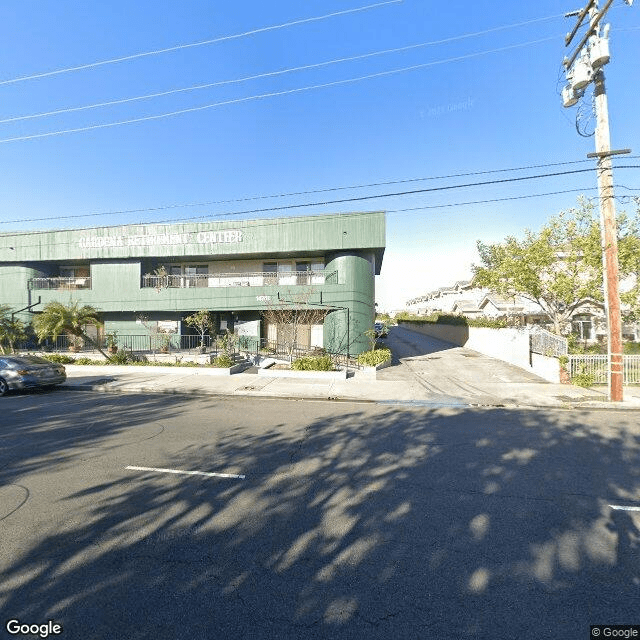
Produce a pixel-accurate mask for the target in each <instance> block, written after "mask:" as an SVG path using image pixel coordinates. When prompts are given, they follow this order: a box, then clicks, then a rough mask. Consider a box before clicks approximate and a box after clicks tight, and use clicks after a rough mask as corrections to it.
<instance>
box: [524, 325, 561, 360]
mask: <svg viewBox="0 0 640 640" xmlns="http://www.w3.org/2000/svg"><path fill="white" fill-rule="evenodd" d="M529 335H530V337H529V340H530V348H531V351H532V352H533V353H540V354H542V355H544V356H565V355H567V353H568V345H567V339H566V338H563V337H562V336H557V335H556V334H555V333H551V332H550V331H547V330H546V329H536V330H534V331H532V332H531V333H530V334H529Z"/></svg>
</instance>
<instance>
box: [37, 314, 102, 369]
mask: <svg viewBox="0 0 640 640" xmlns="http://www.w3.org/2000/svg"><path fill="white" fill-rule="evenodd" d="M100 324H102V323H101V322H100V313H99V312H98V310H97V309H96V308H95V307H92V306H90V305H88V304H85V305H83V306H80V304H79V303H78V302H74V303H73V304H71V305H68V306H67V305H64V304H62V303H61V302H49V303H47V304H46V305H45V306H44V309H43V310H42V313H41V314H39V315H38V316H37V317H36V318H35V319H34V321H33V326H34V328H35V331H36V334H37V335H38V338H39V339H40V340H44V339H45V338H46V337H47V336H51V337H52V338H53V339H54V340H55V339H56V338H57V337H58V336H59V335H60V334H61V333H67V334H69V335H72V336H75V337H76V338H82V339H83V340H86V341H87V342H88V343H89V344H90V345H92V346H93V347H94V348H96V349H97V350H98V351H99V352H100V353H101V354H102V355H103V356H104V357H105V358H106V359H107V360H110V359H111V358H109V356H108V355H107V354H106V353H105V352H104V351H103V350H102V349H101V348H100V345H99V344H97V343H96V342H95V341H94V340H93V339H92V338H90V337H89V336H88V335H87V334H86V332H85V331H84V327H86V326H87V325H94V326H98V325H100Z"/></svg>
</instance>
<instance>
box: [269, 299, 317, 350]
mask: <svg viewBox="0 0 640 640" xmlns="http://www.w3.org/2000/svg"><path fill="white" fill-rule="evenodd" d="M312 294H313V290H312V289H308V290H306V291H302V292H291V291H288V292H287V293H286V295H285V296H283V297H282V299H279V300H278V301H277V302H271V303H269V304H268V306H267V309H265V310H264V311H261V312H260V313H261V315H262V317H263V319H264V320H265V322H267V323H268V324H270V325H276V326H277V327H278V329H277V330H278V334H277V336H278V337H277V340H278V343H279V344H281V345H283V346H284V347H285V349H286V351H287V355H288V357H289V362H292V361H293V352H294V351H295V349H296V347H297V346H298V342H299V341H300V338H301V335H302V327H303V326H307V325H314V324H320V323H322V322H323V321H324V318H325V316H326V315H327V309H326V308H322V307H316V306H312V305H311V304H310V299H311V295H312Z"/></svg>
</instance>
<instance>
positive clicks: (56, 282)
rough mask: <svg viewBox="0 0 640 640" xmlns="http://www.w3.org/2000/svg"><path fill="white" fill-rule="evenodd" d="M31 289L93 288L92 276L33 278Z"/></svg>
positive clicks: (30, 281) (30, 284)
mask: <svg viewBox="0 0 640 640" xmlns="http://www.w3.org/2000/svg"><path fill="white" fill-rule="evenodd" d="M29 288H30V289H38V290H42V289H91V278H31V280H29Z"/></svg>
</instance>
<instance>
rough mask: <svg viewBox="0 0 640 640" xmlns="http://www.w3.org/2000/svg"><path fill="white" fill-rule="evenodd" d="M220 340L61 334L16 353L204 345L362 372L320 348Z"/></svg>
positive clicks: (211, 350) (215, 351)
mask: <svg viewBox="0 0 640 640" xmlns="http://www.w3.org/2000/svg"><path fill="white" fill-rule="evenodd" d="M222 338H223V336H222V335H221V336H217V337H216V336H210V335H205V336H204V341H203V340H202V338H201V337H200V336H199V335H179V334H176V333H152V334H146V335H138V334H137V335H126V334H122V335H121V334H118V335H116V336H115V338H112V339H110V340H109V341H108V340H107V338H106V337H103V338H100V339H99V340H96V341H95V342H94V344H91V343H90V342H88V341H84V340H82V339H81V338H76V337H74V336H68V335H66V334H62V335H59V336H56V337H55V338H53V337H52V336H48V337H46V338H43V339H42V340H41V341H38V340H37V339H36V338H33V339H31V340H28V341H21V342H18V343H16V345H15V348H16V351H48V352H52V353H68V352H75V353H92V352H93V353H95V351H96V349H95V345H96V344H99V346H100V348H101V349H103V350H104V351H105V352H107V351H108V350H109V345H110V343H111V344H114V346H115V347H117V349H119V350H125V351H129V352H132V353H136V354H141V355H142V354H157V353H171V354H175V355H179V354H180V353H185V352H191V353H197V352H198V351H199V350H200V348H201V345H202V344H204V347H205V349H206V353H208V354H212V355H219V354H221V353H229V355H231V356H232V357H236V356H238V355H239V354H245V355H249V356H266V357H273V358H276V359H280V360H289V359H290V358H291V359H292V360H296V359H297V358H302V357H305V356H309V355H328V356H330V357H331V359H332V361H333V362H334V363H335V364H336V365H340V366H348V367H349V368H352V369H358V368H361V367H360V365H358V362H357V359H356V358H353V357H351V358H348V359H347V356H346V354H341V353H329V352H325V350H324V349H322V348H320V347H311V346H303V345H299V344H293V345H292V344H289V343H285V342H276V341H273V340H265V339H261V338H258V337H255V336H237V335H236V336H235V337H234V342H233V345H232V347H231V349H229V348H226V347H225V346H224V345H223V340H222Z"/></svg>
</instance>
